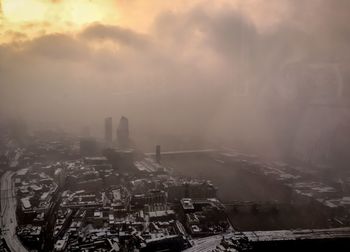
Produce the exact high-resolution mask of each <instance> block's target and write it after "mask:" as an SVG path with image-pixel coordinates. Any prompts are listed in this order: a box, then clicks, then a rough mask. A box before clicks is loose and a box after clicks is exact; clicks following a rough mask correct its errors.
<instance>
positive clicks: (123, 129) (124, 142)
mask: <svg viewBox="0 0 350 252" xmlns="http://www.w3.org/2000/svg"><path fill="white" fill-rule="evenodd" d="M117 141H118V146H119V147H120V148H122V149H126V148H129V120H128V119H127V118H126V117H124V116H122V118H120V122H119V126H118V129H117Z"/></svg>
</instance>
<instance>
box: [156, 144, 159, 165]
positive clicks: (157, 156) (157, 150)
mask: <svg viewBox="0 0 350 252" xmlns="http://www.w3.org/2000/svg"><path fill="white" fill-rule="evenodd" d="M156 161H157V163H158V164H159V163H160V145H157V146H156Z"/></svg>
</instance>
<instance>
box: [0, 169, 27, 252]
mask: <svg viewBox="0 0 350 252" xmlns="http://www.w3.org/2000/svg"><path fill="white" fill-rule="evenodd" d="M13 174H14V173H13V172H10V171H7V172H6V173H4V175H3V176H2V177H1V218H0V223H1V228H2V230H3V236H4V239H5V241H6V244H7V245H8V247H9V248H10V250H11V251H16V252H17V251H18V252H27V249H26V248H24V247H23V245H22V243H21V242H20V241H19V239H18V237H17V235H16V227H17V218H16V204H17V203H16V198H15V188H14V186H13V184H12V176H13Z"/></svg>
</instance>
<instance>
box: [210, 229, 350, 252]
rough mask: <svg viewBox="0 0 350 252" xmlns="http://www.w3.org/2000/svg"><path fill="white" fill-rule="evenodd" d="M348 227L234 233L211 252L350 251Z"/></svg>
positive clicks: (222, 240) (224, 238)
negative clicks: (337, 249)
mask: <svg viewBox="0 0 350 252" xmlns="http://www.w3.org/2000/svg"><path fill="white" fill-rule="evenodd" d="M349 232H350V229H349V228H333V229H300V230H276V231H250V232H233V233H231V234H229V235H227V236H223V237H222V239H221V241H220V243H219V245H217V246H216V247H215V248H214V249H213V250H212V252H242V251H252V252H254V251H297V250H300V251H332V250H334V249H335V248H341V250H343V251H347V250H349V249H350V245H349V242H348V241H349Z"/></svg>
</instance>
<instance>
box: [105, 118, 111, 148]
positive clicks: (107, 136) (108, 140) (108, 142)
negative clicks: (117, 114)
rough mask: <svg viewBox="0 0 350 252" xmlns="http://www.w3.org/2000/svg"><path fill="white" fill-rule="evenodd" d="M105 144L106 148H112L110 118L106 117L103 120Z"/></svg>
mask: <svg viewBox="0 0 350 252" xmlns="http://www.w3.org/2000/svg"><path fill="white" fill-rule="evenodd" d="M105 142H106V147H107V148H111V147H112V142H113V126H112V117H107V118H106V119H105Z"/></svg>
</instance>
